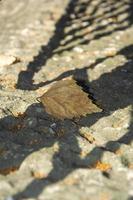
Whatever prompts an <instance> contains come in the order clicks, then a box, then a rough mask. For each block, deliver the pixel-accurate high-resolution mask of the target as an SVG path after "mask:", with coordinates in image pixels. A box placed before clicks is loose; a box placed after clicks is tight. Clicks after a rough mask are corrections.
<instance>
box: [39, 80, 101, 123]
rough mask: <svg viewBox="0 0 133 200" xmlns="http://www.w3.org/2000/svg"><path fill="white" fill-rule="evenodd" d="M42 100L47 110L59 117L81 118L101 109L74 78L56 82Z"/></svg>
mask: <svg viewBox="0 0 133 200" xmlns="http://www.w3.org/2000/svg"><path fill="white" fill-rule="evenodd" d="M40 100H41V102H42V104H43V105H44V107H45V109H46V112H48V113H49V114H50V115H52V116H54V117H55V118H58V119H65V118H68V119H72V118H74V117H77V118H79V117H80V116H85V115H86V114H91V113H95V112H100V111H101V109H100V108H99V107H98V106H96V105H95V104H94V103H93V102H92V100H91V99H89V98H88V94H87V93H85V92H84V91H83V90H82V89H81V87H80V86H78V85H77V84H76V82H75V80H73V79H65V80H61V81H58V82H56V83H55V84H53V85H52V86H51V88H50V89H49V90H48V91H47V92H46V93H44V94H43V96H41V97H40Z"/></svg>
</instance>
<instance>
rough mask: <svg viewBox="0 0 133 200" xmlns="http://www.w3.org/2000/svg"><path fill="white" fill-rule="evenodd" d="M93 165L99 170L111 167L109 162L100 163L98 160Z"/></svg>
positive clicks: (106, 169)
mask: <svg viewBox="0 0 133 200" xmlns="http://www.w3.org/2000/svg"><path fill="white" fill-rule="evenodd" d="M94 167H95V168H96V169H99V170H101V171H108V170H109V169H111V165H110V164H108V163H101V162H100V161H98V162H97V163H96V165H95V166H94Z"/></svg>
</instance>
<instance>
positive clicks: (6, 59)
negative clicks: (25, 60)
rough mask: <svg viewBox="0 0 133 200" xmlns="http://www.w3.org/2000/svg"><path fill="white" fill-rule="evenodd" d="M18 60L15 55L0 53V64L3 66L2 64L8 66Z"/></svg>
mask: <svg viewBox="0 0 133 200" xmlns="http://www.w3.org/2000/svg"><path fill="white" fill-rule="evenodd" d="M19 61H20V60H19V59H18V58H17V57H15V56H10V55H4V54H1V55H0V66H1V67H3V66H8V65H11V64H13V63H15V62H19Z"/></svg>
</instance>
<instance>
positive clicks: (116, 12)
mask: <svg viewBox="0 0 133 200" xmlns="http://www.w3.org/2000/svg"><path fill="white" fill-rule="evenodd" d="M132 10H133V2H132V0H128V1H126V0H123V1H117V0H111V1H105V0H97V1H95V2H94V1H93V0H85V1H83V0H70V2H69V3H68V5H67V7H66V9H65V11H64V14H63V15H62V16H61V18H60V19H59V20H58V21H57V23H56V24H55V32H54V34H53V35H52V37H51V38H50V39H49V42H48V44H47V45H45V46H44V45H42V46H41V47H40V51H39V53H38V55H36V56H35V57H34V59H33V61H31V62H30V63H29V64H28V65H27V69H26V70H25V71H21V72H20V73H19V76H18V81H17V84H16V87H17V88H18V89H23V90H36V89H38V88H39V87H41V86H42V84H41V83H40V84H34V83H33V79H34V75H35V73H37V72H39V71H40V70H41V68H42V67H44V66H45V65H46V63H47V61H48V60H49V59H50V58H51V57H52V56H53V55H54V54H61V53H63V52H64V51H71V50H72V49H73V48H74V47H76V46H78V45H84V44H88V43H89V42H90V41H92V40H98V39H100V38H102V37H106V36H109V35H111V34H112V33H114V32H116V31H121V30H125V29H127V28H128V27H130V26H131V25H132V23H133V12H132Z"/></svg>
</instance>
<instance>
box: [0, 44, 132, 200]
mask: <svg viewBox="0 0 133 200" xmlns="http://www.w3.org/2000/svg"><path fill="white" fill-rule="evenodd" d="M132 52H133V45H130V46H127V47H125V48H123V49H121V50H120V51H119V52H118V53H117V54H121V55H124V56H125V57H126V58H127V62H126V63H125V64H124V65H122V66H118V67H117V68H115V69H114V70H112V71H111V72H109V73H105V74H103V75H101V76H100V77H99V78H98V79H97V80H94V81H92V82H90V83H87V82H85V84H86V85H90V86H91V87H94V88H95V91H97V98H98V100H100V101H101V102H102V106H103V108H104V111H103V112H101V113H95V114H90V115H88V116H86V117H84V118H81V120H80V121H79V126H80V127H81V126H88V127H90V126H91V125H93V124H95V123H96V122H97V121H98V120H100V119H101V118H103V117H106V116H110V115H111V113H112V112H114V111H116V110H118V109H123V108H125V107H127V106H131V105H132V104H133V103H132V102H133V67H132V64H133V53H132ZM84 72H86V73H85V76H87V71H86V69H85V71H84ZM57 78H58V77H57ZM41 107H42V106H41V105H40V104H33V105H31V106H29V107H28V109H27V110H26V112H25V115H24V117H20V118H19V117H18V118H14V117H13V116H7V117H5V118H3V119H1V122H0V124H1V131H0V140H1V141H2V142H3V143H4V142H5V141H7V139H8V140H9V141H10V143H11V142H12V143H17V144H18V149H15V150H14V149H13V150H12V148H11V145H9V147H8V148H9V149H10V151H11V150H12V151H13V154H16V155H17V156H16V162H17V163H18V168H19V166H20V165H21V163H22V162H23V160H24V159H25V158H26V157H27V156H28V155H29V154H31V153H32V152H34V151H38V150H39V149H41V148H44V147H50V146H53V145H54V144H55V142H58V145H59V151H58V152H56V153H55V154H54V156H53V170H52V171H51V172H50V173H49V174H48V176H47V177H46V178H44V179H42V180H36V179H35V180H33V181H32V182H31V183H30V184H29V185H28V186H27V187H26V188H25V189H24V190H23V191H22V192H20V193H18V194H16V195H14V197H13V198H14V199H21V198H22V197H33V198H37V197H38V195H39V194H40V193H41V192H42V190H43V189H44V188H45V187H47V186H48V185H51V184H53V183H56V182H58V181H60V180H63V179H64V178H65V177H66V176H67V175H68V174H69V173H71V172H72V171H74V170H75V169H78V168H92V167H93V166H95V165H96V163H97V162H98V161H100V160H101V159H102V156H103V155H104V152H105V151H112V152H115V151H117V150H118V149H119V148H120V146H121V144H122V143H125V144H130V143H131V142H132V140H133V134H132V133H133V125H132V119H133V116H132V113H131V124H130V126H129V131H128V132H127V133H126V134H125V135H123V136H122V137H121V138H119V139H117V140H116V141H108V142H107V143H106V144H105V145H104V147H103V146H96V147H94V149H93V150H92V151H91V152H89V154H88V155H87V156H86V157H85V158H83V159H82V158H81V157H80V153H81V148H80V147H79V145H78V141H77V138H78V137H80V136H79V127H78V126H75V124H73V122H72V121H71V120H65V121H64V122H57V123H59V125H60V124H62V125H63V126H64V127H65V128H66V129H65V134H64V135H63V136H62V137H60V138H59V137H57V136H56V135H49V134H43V133H42V131H41V130H42V129H41V130H40V131H39V127H40V125H41V126H43V127H45V126H48V127H49V126H50V124H51V123H53V122H55V120H54V119H53V118H51V116H49V115H48V114H47V113H46V112H45V111H41V112H39V113H38V111H37V110H38V109H39V108H40V109H41ZM30 117H31V118H32V117H35V118H37V123H36V125H35V126H34V127H32V128H31V127H29V126H28V125H25V126H24V123H25V122H26V123H27V122H28V120H29V118H30ZM9 119H10V120H9ZM9 124H10V125H11V124H13V126H12V128H13V127H14V129H15V130H16V127H19V130H17V131H16V134H14V133H13V131H12V128H10V129H9V130H7V127H8V125H9ZM18 124H19V125H20V126H18ZM33 131H34V132H33ZM27 132H28V134H27ZM31 138H32V139H33V140H34V139H36V142H35V143H34V142H31V140H32V139H31ZM29 144H30V148H29ZM112 145H113V146H114V149H113V150H112V149H111V147H112ZM31 147H32V150H30V151H28V150H29V149H31ZM22 149H27V150H26V151H25V152H24V151H22ZM19 153H20V154H19ZM18 154H19V155H18ZM22 154H23V156H21V155H22ZM9 156H10V157H11V155H9ZM12 159H14V158H13V157H12ZM14 162H15V161H14ZM7 164H8V165H9V164H12V163H7V160H3V159H2V158H1V160H0V166H1V168H2V167H3V168H4V167H5V166H6V165H7Z"/></svg>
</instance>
